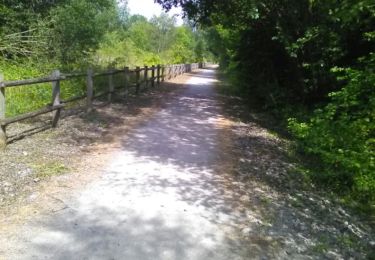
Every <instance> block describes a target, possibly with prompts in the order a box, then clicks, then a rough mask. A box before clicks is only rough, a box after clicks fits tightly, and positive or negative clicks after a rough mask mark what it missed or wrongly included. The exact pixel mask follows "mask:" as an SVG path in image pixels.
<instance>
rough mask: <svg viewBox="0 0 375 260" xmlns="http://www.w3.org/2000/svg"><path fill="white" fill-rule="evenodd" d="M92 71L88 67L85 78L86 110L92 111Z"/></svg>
mask: <svg viewBox="0 0 375 260" xmlns="http://www.w3.org/2000/svg"><path fill="white" fill-rule="evenodd" d="M93 75H94V72H93V70H92V69H91V68H90V69H88V70H87V79H86V87H87V108H86V109H87V112H91V111H92V98H93V96H94V79H93Z"/></svg>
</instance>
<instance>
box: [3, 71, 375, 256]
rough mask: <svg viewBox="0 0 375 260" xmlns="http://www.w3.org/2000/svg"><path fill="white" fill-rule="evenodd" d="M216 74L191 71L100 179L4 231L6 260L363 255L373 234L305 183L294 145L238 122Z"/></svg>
mask: <svg viewBox="0 0 375 260" xmlns="http://www.w3.org/2000/svg"><path fill="white" fill-rule="evenodd" d="M215 78H216V76H215V71H214V70H211V69H206V70H201V71H199V73H197V74H193V75H192V77H191V79H190V80H189V81H188V82H187V84H186V85H185V87H184V89H183V90H182V91H180V92H179V93H178V94H176V96H174V98H171V99H169V100H168V101H167V102H166V103H165V105H164V106H163V108H162V109H161V110H160V111H159V112H157V113H156V114H154V115H153V116H152V118H151V119H150V120H148V121H147V122H146V123H144V124H142V125H140V126H138V127H137V128H136V130H134V131H133V132H131V134H130V136H127V137H126V138H125V136H124V138H120V140H119V143H118V146H119V147H118V149H117V150H116V152H114V153H113V154H112V155H111V157H110V160H109V161H108V164H107V165H106V166H105V167H104V168H103V170H102V171H101V174H100V175H99V176H101V177H100V178H98V179H96V180H94V181H92V182H91V183H90V184H89V185H87V186H86V187H85V188H83V189H80V190H78V191H77V192H75V193H72V194H68V195H67V194H65V195H64V196H63V195H56V201H55V204H56V205H55V207H54V209H53V210H51V211H49V212H48V213H45V214H42V215H39V216H38V217H35V218H32V219H31V220H29V221H27V222H26V223H25V224H24V225H22V226H21V227H18V228H17V230H15V232H12V235H9V234H10V233H9V234H8V235H7V236H3V237H1V236H0V245H1V246H0V259H2V258H1V254H3V255H4V256H3V258H4V259H135V260H138V259H153V260H154V259H155V260H158V259H163V260H168V259H176V260H177V259H178V260H184V259H194V260H195V259H215V260H216V259H217V260H220V259H223V260H224V259H225V260H226V259H230V260H236V259H241V260H242V259H363V258H365V256H366V253H368V252H369V250H371V247H373V246H374V243H373V232H372V230H371V228H370V227H369V226H367V225H366V224H365V223H364V222H361V221H360V220H358V219H357V218H356V217H355V216H353V215H351V214H350V213H349V212H348V211H346V210H345V209H343V208H341V206H340V205H338V204H335V202H333V201H331V200H329V199H328V198H325V197H324V196H321V195H319V194H318V193H314V191H313V189H314V188H313V187H312V188H311V187H310V188H309V187H307V188H306V187H305V188H303V187H300V185H298V182H299V179H298V176H295V175H293V174H291V173H292V172H293V169H294V168H295V164H294V163H293V162H292V161H290V158H288V156H287V148H286V147H287V146H286V144H285V141H284V140H282V139H281V138H279V137H276V136H274V135H272V134H270V133H269V132H268V131H267V130H266V128H264V127H261V126H260V124H258V123H256V121H257V120H256V118H253V119H252V120H250V121H249V122H246V123H244V122H241V121H240V120H239V118H240V117H241V115H236V113H238V112H239V111H240V110H241V109H240V106H239V103H240V101H239V100H235V99H234V100H231V101H228V100H227V99H225V98H223V97H220V96H219V95H217V93H216V92H215V88H214V85H215V84H216V79H215ZM88 168H89V167H88Z"/></svg>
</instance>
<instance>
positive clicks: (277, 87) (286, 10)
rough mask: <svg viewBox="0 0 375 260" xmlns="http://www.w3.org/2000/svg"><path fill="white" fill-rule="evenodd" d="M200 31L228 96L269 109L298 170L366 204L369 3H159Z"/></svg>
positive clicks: (372, 165)
mask: <svg viewBox="0 0 375 260" xmlns="http://www.w3.org/2000/svg"><path fill="white" fill-rule="evenodd" d="M157 2H159V3H161V4H162V5H163V6H164V8H166V9H168V8H170V7H171V6H173V5H176V4H177V5H180V6H182V7H183V9H184V11H185V12H186V14H187V15H188V17H190V18H191V19H194V20H195V21H196V22H197V23H198V24H200V25H201V26H203V27H204V28H205V30H207V31H208V34H209V39H210V41H209V47H210V50H211V51H213V53H214V54H215V55H216V57H217V59H218V62H219V63H220V66H221V69H222V70H223V71H224V72H225V74H226V77H227V78H228V79H229V80H230V82H231V84H230V86H229V87H228V88H227V89H226V90H227V92H229V93H231V94H236V95H240V96H242V97H244V99H245V100H246V102H247V103H248V104H249V105H251V106H255V107H258V108H262V109H264V110H266V111H268V112H270V113H272V114H274V115H275V116H276V117H277V118H279V120H280V121H281V123H282V124H283V125H284V127H285V128H287V129H288V130H289V132H290V133H291V134H292V135H293V136H294V139H295V140H296V141H297V143H298V147H297V151H298V152H299V153H302V154H304V155H307V156H306V158H308V160H309V161H310V163H309V167H308V168H306V169H304V170H302V172H303V174H306V176H307V177H308V178H310V179H311V180H313V181H316V182H317V183H318V184H319V185H320V186H325V187H327V188H328V190H331V191H333V192H335V193H336V194H339V195H340V197H341V198H343V199H344V200H345V201H347V202H351V203H354V204H355V205H357V206H360V207H361V208H362V209H364V210H366V211H372V212H374V209H375V71H374V68H375V31H374V28H375V4H374V2H373V1H371V0H341V1H334V0H328V1H312V0H304V1H300V0H276V1H274V0H272V1H271V0H234V1H224V0H220V1H203V0H200V1H181V0H180V1H172V0H158V1H157Z"/></svg>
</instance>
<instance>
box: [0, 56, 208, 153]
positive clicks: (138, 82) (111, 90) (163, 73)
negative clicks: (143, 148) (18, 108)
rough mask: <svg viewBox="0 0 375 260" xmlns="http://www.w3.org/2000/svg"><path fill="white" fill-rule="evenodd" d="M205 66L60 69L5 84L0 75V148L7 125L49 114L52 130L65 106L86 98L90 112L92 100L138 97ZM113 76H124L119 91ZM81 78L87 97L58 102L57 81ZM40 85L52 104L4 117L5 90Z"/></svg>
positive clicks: (0, 147) (59, 92)
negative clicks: (100, 83)
mask: <svg viewBox="0 0 375 260" xmlns="http://www.w3.org/2000/svg"><path fill="white" fill-rule="evenodd" d="M204 66H205V64H204V63H193V64H173V65H157V66H154V65H153V66H151V67H148V66H144V67H143V68H141V67H136V68H135V69H130V68H129V67H125V68H123V69H114V68H113V69H109V70H106V71H94V70H93V69H88V70H87V72H85V73H61V72H60V71H59V70H55V71H53V72H52V74H51V75H49V76H46V77H41V78H33V79H24V80H14V81H5V80H4V77H3V75H2V74H0V149H3V148H5V147H6V145H7V133H6V128H7V126H8V125H10V124H13V123H16V122H19V121H22V120H26V119H30V118H33V117H36V116H39V115H42V114H46V113H50V112H52V127H56V126H57V123H58V121H59V118H60V114H61V110H62V109H64V107H65V104H67V103H71V102H74V101H78V100H83V99H86V110H87V111H88V112H90V111H91V110H92V109H93V100H94V99H97V98H99V97H103V96H106V95H107V96H108V101H109V102H111V101H112V99H113V97H114V94H115V92H117V91H120V90H125V93H128V92H129V90H130V89H132V88H133V89H134V90H135V94H136V95H138V94H139V93H140V91H141V88H142V87H144V88H147V87H148V86H151V87H155V84H156V85H160V83H161V82H163V81H165V80H169V79H171V78H175V77H177V76H179V75H181V74H183V73H186V72H191V71H193V70H196V69H198V68H202V67H204ZM142 72H143V73H142ZM116 74H123V75H124V76H125V77H124V78H125V80H124V82H122V86H121V87H120V88H116V87H115V85H114V80H113V77H114V75H116ZM150 74H151V75H150ZM103 76H104V77H107V80H108V90H107V91H104V92H102V93H99V94H98V93H95V92H94V80H95V78H96V77H103ZM83 77H86V94H85V95H81V96H75V97H71V98H69V99H65V100H63V99H61V88H60V82H61V81H64V80H69V79H72V78H83ZM41 83H51V87H52V99H51V103H50V104H47V105H46V106H45V107H43V108H41V109H39V110H36V111H32V112H29V113H25V114H21V115H17V116H14V117H10V118H7V117H6V101H7V100H6V89H7V88H11V87H20V86H29V85H34V84H41Z"/></svg>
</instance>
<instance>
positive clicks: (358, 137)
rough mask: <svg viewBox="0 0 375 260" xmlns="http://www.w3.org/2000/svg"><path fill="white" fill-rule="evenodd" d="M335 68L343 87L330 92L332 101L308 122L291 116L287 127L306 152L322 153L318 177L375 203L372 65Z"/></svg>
mask: <svg viewBox="0 0 375 260" xmlns="http://www.w3.org/2000/svg"><path fill="white" fill-rule="evenodd" d="M369 68H371V66H369ZM333 72H334V73H336V74H337V75H338V79H339V80H341V81H344V82H345V86H344V87H343V88H342V89H341V90H340V91H337V92H333V93H331V94H330V95H329V96H330V99H331V100H330V102H329V103H328V104H327V105H326V106H325V107H323V108H321V109H317V110H315V112H314V114H313V116H312V117H311V119H310V120H309V121H308V122H298V121H297V120H296V119H294V118H291V119H289V129H290V130H291V131H292V133H294V135H295V136H296V137H297V139H298V140H299V144H300V146H301V148H302V149H303V151H305V152H306V153H308V154H311V155H315V156H317V157H318V158H320V160H321V162H322V166H323V167H322V169H324V170H323V171H322V172H321V173H320V174H317V173H315V175H314V177H317V178H318V179H320V180H323V181H324V182H326V183H328V184H331V185H333V187H335V188H337V189H340V190H343V188H346V190H348V189H349V190H350V191H351V192H352V194H354V196H355V197H356V198H357V199H359V200H361V201H362V202H369V203H374V202H375V159H374V155H375V149H374V148H375V123H374V119H375V91H374V90H375V74H374V72H373V71H372V70H371V69H369V70H358V69H339V68H335V69H333Z"/></svg>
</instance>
